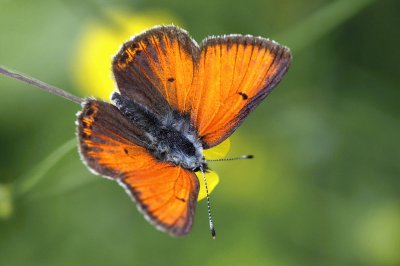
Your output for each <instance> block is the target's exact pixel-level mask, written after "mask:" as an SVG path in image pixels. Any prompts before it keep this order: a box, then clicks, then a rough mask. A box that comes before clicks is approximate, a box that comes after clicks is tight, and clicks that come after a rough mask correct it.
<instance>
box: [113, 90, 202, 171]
mask: <svg viewBox="0 0 400 266" xmlns="http://www.w3.org/2000/svg"><path fill="white" fill-rule="evenodd" d="M111 99H112V100H113V101H114V103H115V106H116V107H117V108H118V109H119V110H120V112H121V113H122V114H123V115H124V116H125V117H126V118H127V119H129V120H130V121H131V122H132V123H133V124H134V126H135V127H138V128H139V129H140V130H142V131H143V133H144V134H143V135H144V136H146V140H145V141H144V143H145V148H146V149H147V150H148V151H149V152H150V153H151V154H152V155H153V156H154V157H155V158H156V159H158V160H160V161H163V162H170V163H173V164H175V165H178V166H182V167H183V168H186V169H188V170H192V171H194V170H196V169H199V168H200V167H203V166H204V167H203V168H206V166H205V165H204V164H205V163H204V159H203V154H202V151H203V148H202V145H201V143H200V141H199V137H198V135H197V131H196V129H195V128H194V127H193V126H192V125H191V122H190V118H189V116H187V115H185V114H181V113H179V112H178V111H174V110H170V111H169V112H167V113H166V114H164V115H163V116H161V117H160V116H156V115H155V114H154V113H152V112H151V111H150V110H149V109H147V108H146V107H145V106H143V105H141V104H140V103H136V102H135V101H133V100H131V99H128V98H127V97H124V96H123V95H121V94H119V93H114V94H113V95H112V97H111Z"/></svg>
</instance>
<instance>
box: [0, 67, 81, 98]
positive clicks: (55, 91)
mask: <svg viewBox="0 0 400 266" xmlns="http://www.w3.org/2000/svg"><path fill="white" fill-rule="evenodd" d="M0 74H3V75H5V76H8V77H10V78H13V79H16V80H19V81H22V82H25V83H27V84H29V85H32V86H35V87H37V88H39V89H42V90H44V91H47V92H49V93H51V94H54V95H57V96H60V97H63V98H65V99H67V100H69V101H71V102H74V103H77V104H81V103H82V102H83V99H82V98H80V97H78V96H75V95H73V94H70V93H69V92H66V91H64V90H62V89H59V88H57V87H54V86H51V85H49V84H46V83H44V82H42V81H40V80H37V79H34V78H32V77H29V76H28V75H25V74H21V73H18V72H16V71H14V70H10V69H8V68H6V67H4V66H1V65H0Z"/></svg>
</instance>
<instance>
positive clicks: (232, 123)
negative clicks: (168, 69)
mask: <svg viewBox="0 0 400 266" xmlns="http://www.w3.org/2000/svg"><path fill="white" fill-rule="evenodd" d="M290 60H291V54H290V51H289V49H288V48H286V47H284V46H281V45H279V44H277V43H275V42H273V41H270V40H267V39H263V38H259V37H252V36H248V35H247V36H241V35H229V36H223V37H211V38H208V39H206V40H204V41H203V44H202V46H201V55H200V59H199V69H198V81H199V82H198V87H197V89H196V90H193V91H192V93H191V95H190V99H191V103H190V104H191V109H192V120H193V121H194V124H195V126H196V127H197V129H198V131H199V136H200V137H201V138H202V140H203V142H204V146H205V148H207V147H212V146H215V145H217V144H219V143H220V142H222V141H223V140H225V139H226V138H227V137H228V136H229V135H231V134H232V133H233V131H234V130H235V129H236V128H237V127H238V126H239V125H240V124H241V123H242V121H243V119H244V118H245V117H246V116H247V115H248V114H249V113H250V112H251V111H252V110H253V109H254V108H255V107H256V106H257V105H258V104H259V103H260V102H261V100H263V99H264V98H265V97H266V96H267V95H268V94H269V93H270V92H271V90H272V89H273V88H274V87H275V86H276V85H277V84H278V82H279V81H280V80H281V79H282V76H283V75H284V74H285V73H286V71H287V69H288V67H289V63H290Z"/></svg>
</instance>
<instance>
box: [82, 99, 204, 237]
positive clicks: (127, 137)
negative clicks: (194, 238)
mask: <svg viewBox="0 0 400 266" xmlns="http://www.w3.org/2000/svg"><path fill="white" fill-rule="evenodd" d="M141 134H142V132H140V130H138V129H137V128H135V127H134V125H133V124H132V123H131V122H130V121H128V120H127V119H126V118H125V117H123V116H122V114H121V113H120V112H119V111H118V109H117V108H116V107H114V106H113V105H111V104H109V103H105V102H101V101H97V100H88V101H87V102H86V103H85V105H84V107H83V111H82V112H81V113H80V114H79V117H78V138H79V143H80V152H81V156H82V159H83V160H84V161H85V162H86V163H87V165H88V167H89V168H90V169H92V170H94V171H95V172H96V173H97V174H100V175H102V176H106V177H109V178H111V179H113V180H116V181H117V182H118V183H119V184H121V185H122V186H123V187H125V188H126V191H127V192H128V193H129V194H130V195H131V196H132V197H133V198H134V200H135V201H136V203H137V206H138V208H139V210H140V211H142V212H143V213H144V215H145V217H147V218H148V219H149V221H150V222H152V223H153V224H154V225H155V226H156V227H157V228H159V229H161V230H164V231H167V232H168V233H170V234H171V235H175V236H182V235H185V234H187V233H188V232H189V231H190V229H191V227H192V223H193V217H194V211H195V207H196V201H197V196H198V191H199V182H198V179H197V177H196V175H195V174H194V173H192V172H190V171H188V170H185V169H183V168H181V167H177V166H174V165H172V164H169V163H163V162H159V161H157V160H156V159H155V158H154V157H153V156H151V155H150V154H149V153H148V151H147V150H146V148H144V147H141V146H140V135H141Z"/></svg>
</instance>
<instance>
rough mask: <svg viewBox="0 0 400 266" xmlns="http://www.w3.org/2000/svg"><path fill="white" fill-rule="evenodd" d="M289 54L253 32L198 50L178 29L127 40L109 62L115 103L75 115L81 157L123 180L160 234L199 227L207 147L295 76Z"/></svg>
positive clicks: (89, 105) (96, 103)
mask: <svg viewBox="0 0 400 266" xmlns="http://www.w3.org/2000/svg"><path fill="white" fill-rule="evenodd" d="M290 62H291V53H290V50H289V49H288V48H287V47H285V46H282V45H279V44H278V43H276V42H274V41H270V40H268V39H264V38H261V37H253V36H250V35H245V36H243V35H224V36H217V37H208V38H206V39H205V40H203V42H202V43H201V45H198V44H197V43H196V42H195V41H194V40H193V39H192V38H191V37H190V36H189V35H188V33H187V32H186V31H185V30H183V29H181V28H178V27H176V26H157V27H154V28H152V29H150V30H147V31H145V32H144V33H142V34H139V35H136V36H134V37H133V38H132V39H131V40H130V41H128V42H126V43H124V44H123V45H122V48H121V49H120V51H119V52H118V53H117V54H116V55H115V57H114V58H113V60H112V71H113V74H114V78H115V81H116V85H117V88H118V90H117V91H115V92H114V93H112V95H111V101H112V103H109V102H105V101H102V100H98V99H94V98H87V99H85V101H84V102H83V104H82V106H83V109H82V111H81V112H79V113H78V119H77V125H78V129H77V131H78V132H77V135H78V140H79V150H80V154H81V158H82V159H83V161H84V162H85V163H86V165H87V166H88V167H89V169H90V170H92V171H93V172H94V173H96V174H98V175H101V176H103V177H106V178H109V179H112V180H115V181H117V182H118V183H119V184H120V185H121V186H122V187H124V188H125V190H126V192H127V193H128V194H129V195H130V196H131V197H132V198H133V200H134V201H135V202H136V204H137V207H138V209H139V210H140V211H141V212H142V213H143V214H144V216H145V217H146V218H147V219H148V220H149V221H150V222H151V223H152V224H153V225H155V226H156V227H157V228H158V229H160V230H162V231H165V232H168V233H169V234H171V235H173V236H184V235H187V234H188V233H189V232H190V230H191V228H192V225H193V220H194V215H195V209H196V203H197V197H198V193H199V181H198V178H197V176H196V174H195V172H197V171H202V172H204V171H207V170H208V169H209V168H208V165H207V162H206V160H205V158H204V155H203V152H204V150H207V149H210V148H212V147H214V146H216V145H218V144H219V143H221V142H223V141H224V140H225V139H227V138H228V137H229V136H230V135H231V134H232V133H233V132H234V131H235V130H236V129H237V128H238V127H239V126H240V124H241V123H242V122H243V121H244V119H245V118H246V117H247V115H248V114H249V113H250V112H251V111H252V110H253V109H254V108H255V107H256V106H257V105H258V104H259V103H260V102H261V101H262V100H263V99H264V98H265V97H266V96H267V95H268V94H269V93H270V92H271V90H272V89H273V88H274V87H275V86H276V85H277V84H278V83H279V81H280V80H281V79H282V77H283V75H284V74H285V73H286V71H287V70H288V67H289V64H290Z"/></svg>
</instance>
